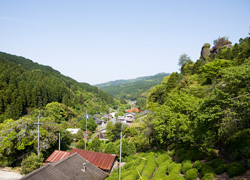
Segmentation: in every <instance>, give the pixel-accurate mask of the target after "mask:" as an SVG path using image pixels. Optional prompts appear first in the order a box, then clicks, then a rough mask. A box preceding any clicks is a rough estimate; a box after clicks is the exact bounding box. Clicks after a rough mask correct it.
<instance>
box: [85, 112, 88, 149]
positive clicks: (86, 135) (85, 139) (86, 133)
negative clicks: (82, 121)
mask: <svg viewBox="0 0 250 180" xmlns="http://www.w3.org/2000/svg"><path fill="white" fill-rule="evenodd" d="M87 121H88V113H87V111H86V131H85V151H86V149H87V127H88V126H87Z"/></svg>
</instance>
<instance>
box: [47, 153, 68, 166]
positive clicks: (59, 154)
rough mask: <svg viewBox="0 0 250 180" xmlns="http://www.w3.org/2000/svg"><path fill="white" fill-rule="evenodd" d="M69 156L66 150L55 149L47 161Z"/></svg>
mask: <svg viewBox="0 0 250 180" xmlns="http://www.w3.org/2000/svg"><path fill="white" fill-rule="evenodd" d="M67 156H69V152H66V151H58V150H55V151H54V152H53V153H52V154H51V155H50V156H49V157H48V158H47V159H46V161H45V162H51V163H52V162H55V161H58V160H60V159H64V158H66V157H67Z"/></svg>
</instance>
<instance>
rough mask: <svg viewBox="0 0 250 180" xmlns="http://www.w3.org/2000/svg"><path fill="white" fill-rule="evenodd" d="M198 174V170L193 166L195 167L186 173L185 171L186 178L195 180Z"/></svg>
mask: <svg viewBox="0 0 250 180" xmlns="http://www.w3.org/2000/svg"><path fill="white" fill-rule="evenodd" d="M197 176H198V170H197V169H195V168H193V169H189V170H188V171H187V172H186V173H185V178H186V180H194V179H196V178H197Z"/></svg>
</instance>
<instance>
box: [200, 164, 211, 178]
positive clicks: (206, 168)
mask: <svg viewBox="0 0 250 180" xmlns="http://www.w3.org/2000/svg"><path fill="white" fill-rule="evenodd" d="M208 173H214V169H213V167H212V166H210V165H209V164H203V165H202V168H201V174H202V176H205V175H206V174H208Z"/></svg>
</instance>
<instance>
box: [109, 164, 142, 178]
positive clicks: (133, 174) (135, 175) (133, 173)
mask: <svg viewBox="0 0 250 180" xmlns="http://www.w3.org/2000/svg"><path fill="white" fill-rule="evenodd" d="M146 162H147V161H145V160H142V161H141V163H140V164H139V165H138V166H136V167H135V168H134V170H131V171H129V172H130V173H129V175H127V176H125V177H124V178H123V180H131V179H138V178H139V174H138V172H139V173H140V174H141V173H142V171H143V169H144V167H145V164H146ZM113 174H114V172H113V173H112V174H111V175H113ZM115 177H118V176H115ZM116 179H118V178H116ZM110 180H111V179H110ZM112 180H113V179H112Z"/></svg>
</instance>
